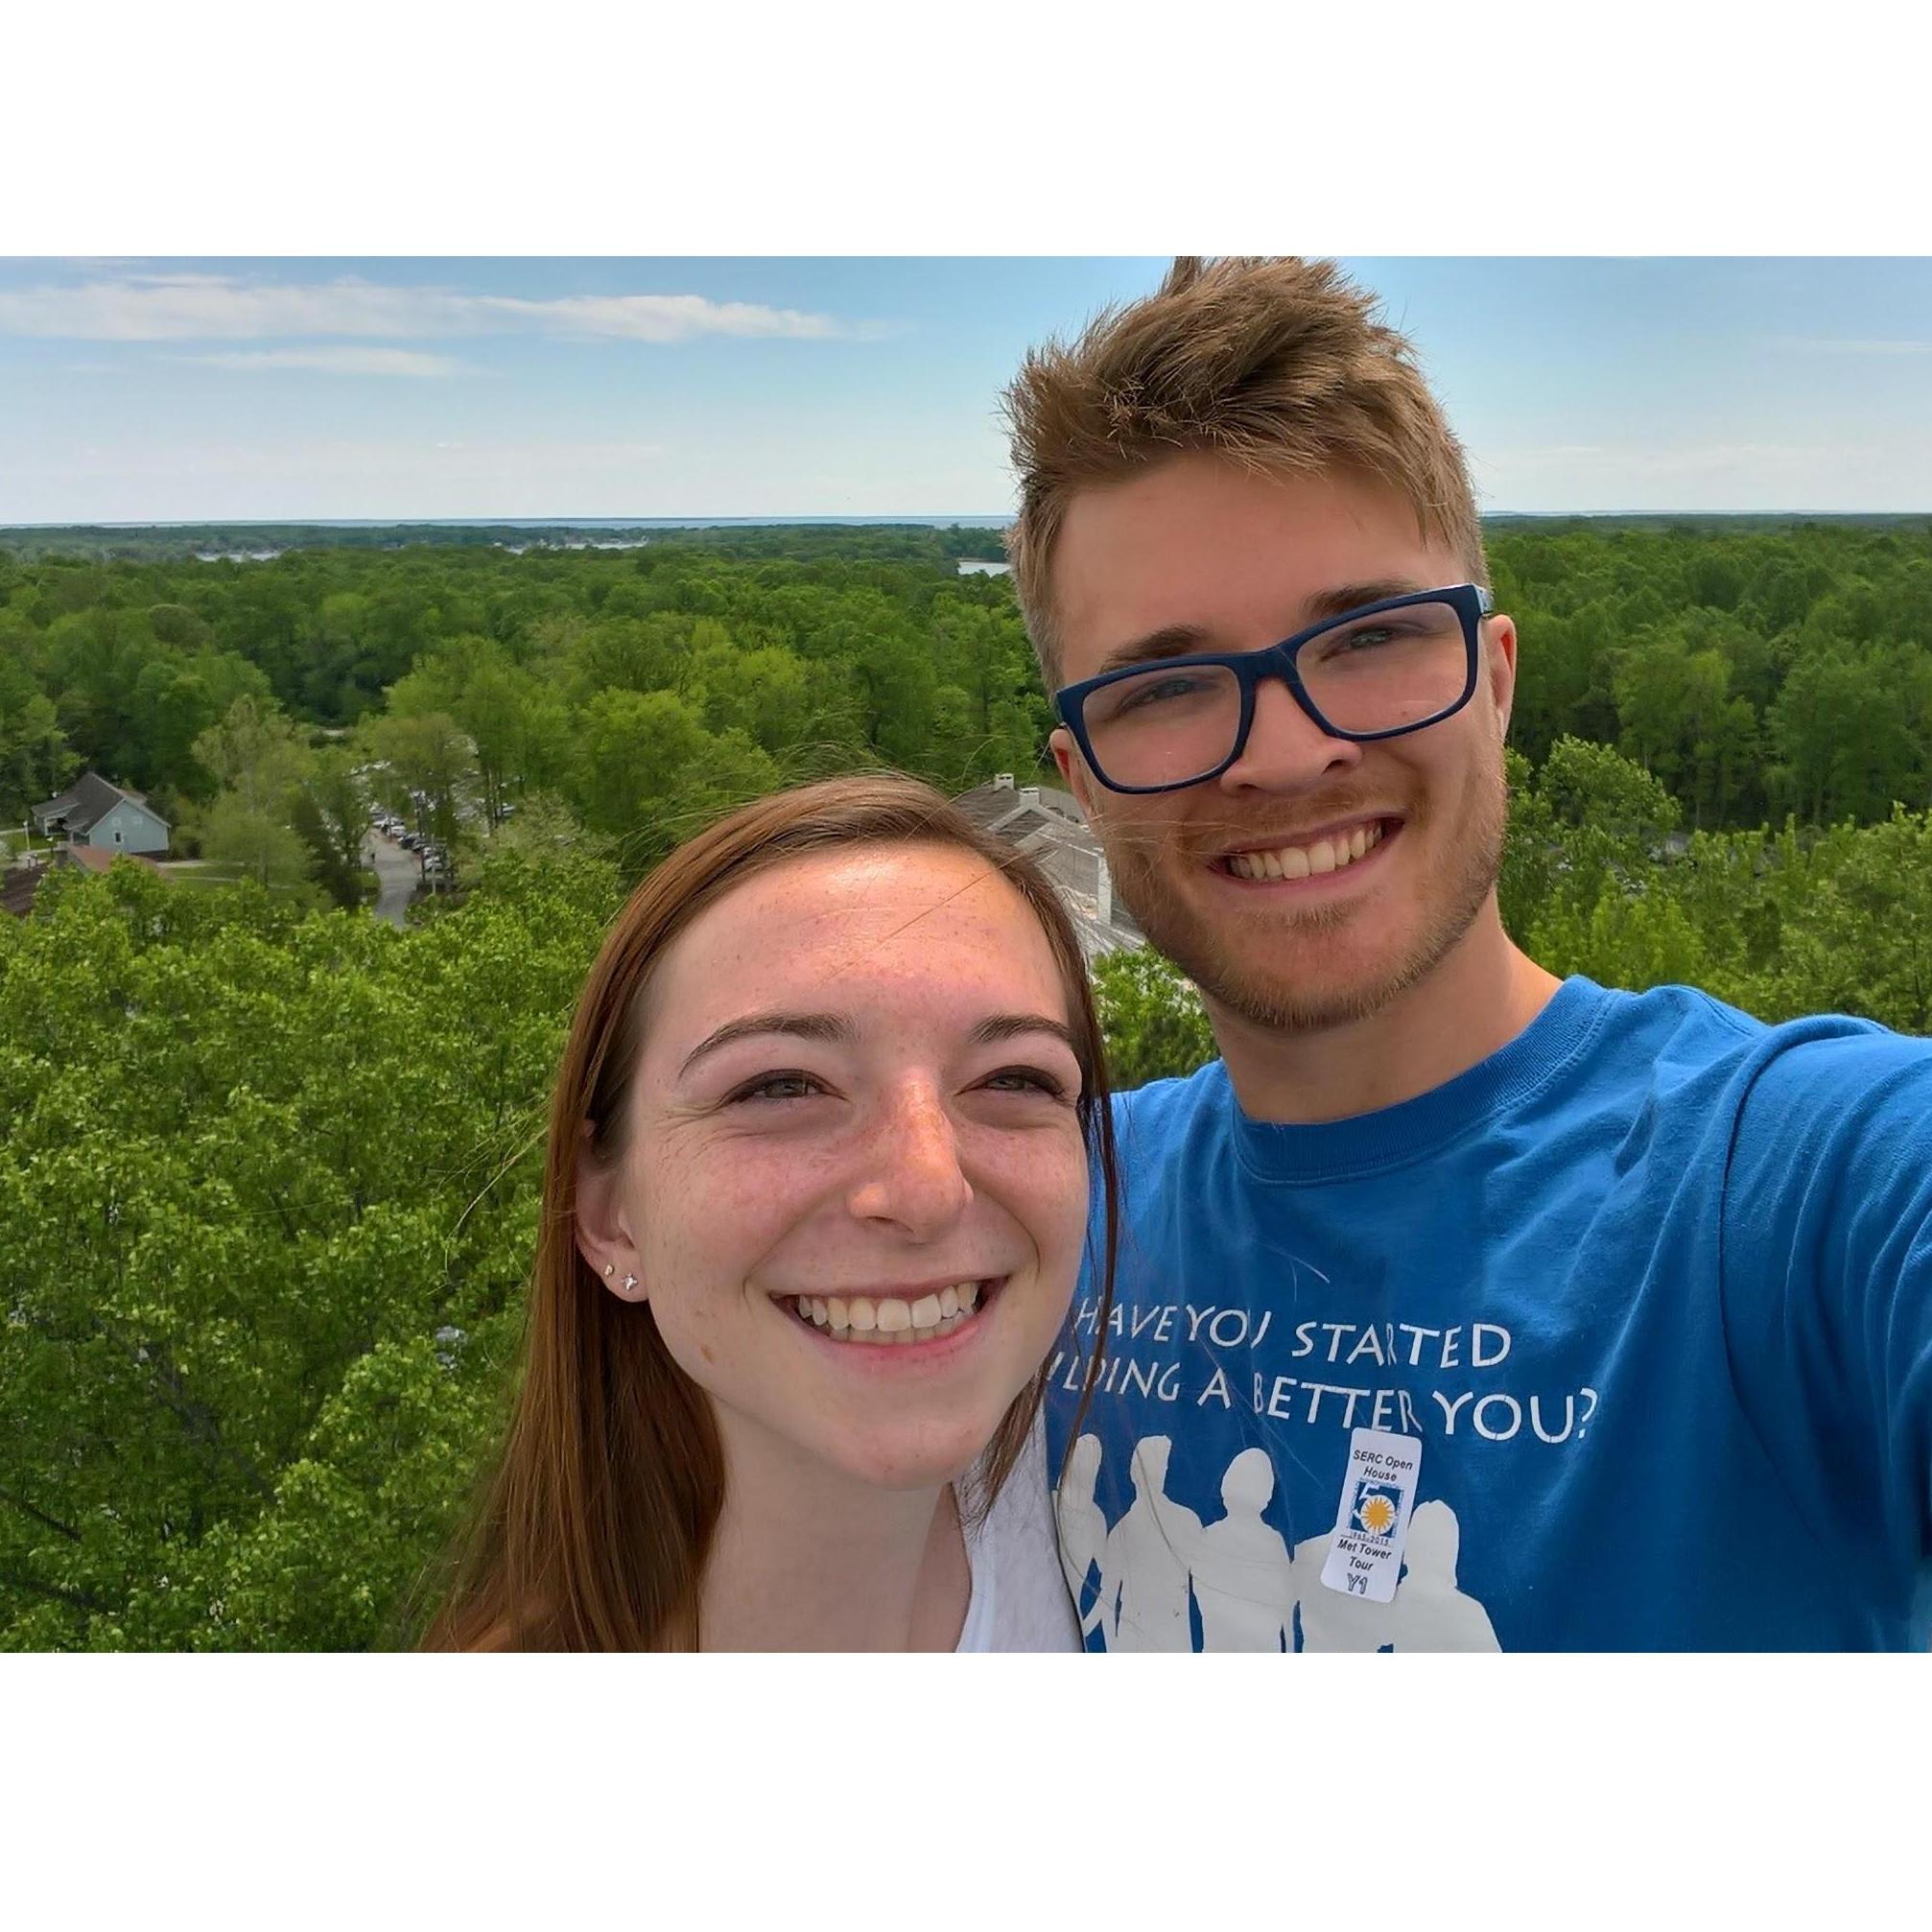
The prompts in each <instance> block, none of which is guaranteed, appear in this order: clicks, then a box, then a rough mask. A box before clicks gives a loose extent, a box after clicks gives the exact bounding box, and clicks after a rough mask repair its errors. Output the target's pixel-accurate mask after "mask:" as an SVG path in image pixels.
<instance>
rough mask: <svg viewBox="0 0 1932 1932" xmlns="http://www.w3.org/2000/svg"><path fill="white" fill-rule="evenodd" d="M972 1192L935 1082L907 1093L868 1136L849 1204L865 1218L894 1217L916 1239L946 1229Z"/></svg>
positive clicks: (862, 1218) (928, 1238)
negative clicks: (860, 1171) (862, 1160)
mask: <svg viewBox="0 0 1932 1932" xmlns="http://www.w3.org/2000/svg"><path fill="white" fill-rule="evenodd" d="M972 1198H973V1187H972V1183H971V1182H969V1181H968V1180H967V1178H966V1172H965V1169H964V1168H963V1167H962V1166H960V1163H959V1145H958V1140H957V1137H956V1136H955V1135H954V1129H953V1121H952V1118H951V1117H950V1116H949V1115H948V1113H947V1111H946V1108H945V1104H944V1102H943V1101H942V1100H941V1099H940V1097H939V1096H938V1095H937V1094H936V1093H934V1092H932V1091H931V1089H930V1088H926V1087H920V1088H916V1089H912V1090H909V1091H907V1092H905V1093H902V1094H900V1095H898V1096H895V1097H894V1100H893V1102H892V1103H891V1104H890V1105H888V1106H887V1107H885V1108H884V1109H883V1110H882V1111H881V1114H880V1118H879V1119H878V1121H877V1123H876V1125H875V1127H874V1130H873V1132H872V1134H871V1135H870V1137H869V1138H868V1140H867V1143H866V1146H865V1153H864V1171H863V1173H862V1174H861V1176H860V1178H859V1180H858V1181H857V1182H856V1183H855V1184H854V1186H853V1189H852V1191H851V1194H850V1195H849V1196H848V1199H847V1206H848V1208H849V1209H850V1212H851V1213H852V1214H853V1215H854V1216H855V1218H857V1219H859V1220H861V1221H889V1222H891V1223H892V1224H893V1225H895V1226H896V1227H898V1228H901V1229H903V1230H904V1231H905V1232H906V1233H907V1235H909V1236H911V1237H912V1238H913V1239H915V1240H922V1241H923V1240H931V1238H933V1237H935V1236H937V1235H941V1234H943V1233H944V1232H945V1231H946V1230H947V1229H948V1228H949V1227H951V1226H952V1224H953V1223H954V1221H956V1220H957V1219H958V1218H959V1216H960V1215H961V1214H962V1213H964V1212H965V1210H966V1206H967V1204H968V1203H969V1202H970V1201H971V1200H972Z"/></svg>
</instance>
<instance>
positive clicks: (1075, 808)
mask: <svg viewBox="0 0 1932 1932" xmlns="http://www.w3.org/2000/svg"><path fill="white" fill-rule="evenodd" d="M1022 789H1025V790H1027V791H1033V792H1037V793H1038V794H1039V802H1038V804H1037V805H1033V806H1030V807H1029V808H1028V809H1030V810H1032V811H1036V812H1050V813H1056V814H1057V815H1058V816H1060V817H1062V818H1065V819H1067V820H1069V821H1070V822H1071V823H1072V824H1075V825H1078V824H1081V823H1083V822H1084V821H1083V819H1082V816H1081V813H1080V803H1079V800H1078V799H1076V798H1075V797H1074V796H1073V794H1072V792H1071V791H1063V790H1062V789H1060V787H1059V786H1057V785H1028V786H1025V788H1022V787H1020V786H1016V785H995V784H994V783H993V782H992V781H991V780H990V779H989V780H988V781H987V782H986V783H985V784H984V785H976V786H975V787H974V788H973V789H972V790H971V791H962V792H961V793H960V794H959V796H958V797H957V798H955V799H954V801H953V803H954V805H956V806H957V807H958V808H959V810H960V811H961V812H963V813H965V814H966V816H967V817H968V818H970V819H971V820H972V821H973V823H974V824H975V825H978V826H980V827H982V828H983V829H985V830H987V831H997V830H1003V828H1002V827H1001V825H1000V820H1001V819H1002V818H1004V817H1005V816H1006V814H1007V813H1010V812H1018V811H1019V810H1020V809H1021V808H1022V807H1023V806H1026V805H1027V801H1026V800H1025V799H1024V798H1023V797H1021V795H1020V793H1021V791H1022Z"/></svg>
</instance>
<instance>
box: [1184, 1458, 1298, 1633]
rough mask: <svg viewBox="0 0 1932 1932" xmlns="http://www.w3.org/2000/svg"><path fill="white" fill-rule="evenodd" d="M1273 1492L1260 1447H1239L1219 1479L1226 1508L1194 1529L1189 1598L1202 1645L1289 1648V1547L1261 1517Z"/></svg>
mask: <svg viewBox="0 0 1932 1932" xmlns="http://www.w3.org/2000/svg"><path fill="white" fill-rule="evenodd" d="M1274 1493H1275V1466H1274V1464H1273V1463H1272V1462H1270V1461H1269V1460H1268V1452H1267V1450H1266V1449H1243V1450H1242V1451H1241V1452H1240V1454H1239V1455H1237V1457H1236V1458H1235V1459H1234V1461H1233V1462H1231V1463H1230V1464H1229V1465H1228V1470H1227V1473H1226V1474H1225V1475H1224V1476H1222V1478H1221V1502H1222V1505H1223V1507H1224V1508H1225V1509H1226V1511H1227V1514H1226V1515H1225V1516H1223V1517H1222V1518H1221V1519H1220V1520H1219V1521H1218V1522H1211V1523H1210V1524H1209V1525H1208V1526H1207V1528H1206V1529H1204V1530H1203V1531H1202V1532H1201V1535H1200V1540H1199V1543H1198V1546H1197V1548H1196V1551H1195V1556H1194V1563H1193V1572H1194V1602H1195V1604H1196V1605H1197V1606H1198V1608H1199V1610H1200V1613H1201V1648H1202V1649H1203V1650H1292V1649H1293V1648H1294V1616H1295V1583H1294V1571H1293V1567H1292V1565H1291V1564H1290V1562H1289V1559H1288V1546H1287V1544H1286V1543H1284V1542H1283V1541H1282V1538H1281V1533H1280V1532H1279V1531H1278V1530H1276V1529H1275V1528H1274V1527H1273V1526H1272V1525H1271V1524H1269V1523H1266V1522H1263V1521H1262V1520H1261V1512H1262V1511H1263V1510H1264V1509H1266V1508H1267V1506H1268V1499H1269V1497H1271V1496H1273V1495H1274Z"/></svg>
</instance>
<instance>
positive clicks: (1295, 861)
mask: <svg viewBox="0 0 1932 1932" xmlns="http://www.w3.org/2000/svg"><path fill="white" fill-rule="evenodd" d="M1381 842H1382V828H1381V826H1380V824H1379V823H1378V824H1375V825H1357V826H1356V827H1355V830H1354V831H1353V832H1347V833H1344V834H1342V835H1341V836H1339V837H1336V838H1317V839H1315V840H1313V841H1312V842H1311V843H1310V844H1308V845H1284V846H1282V847H1280V848H1279V850H1277V851H1274V852H1235V853H1231V854H1230V855H1229V857H1228V870H1229V871H1230V872H1232V873H1233V874H1234V875H1235V877H1236V878H1237V879H1306V878H1308V876H1309V874H1310V873H1317V872H1339V871H1340V870H1341V868H1342V867H1343V866H1344V865H1353V864H1354V863H1355V860H1357V859H1359V858H1360V857H1361V856H1362V854H1363V853H1365V852H1373V851H1374V850H1375V849H1376V847H1377V846H1378V845H1379V844H1380V843H1381Z"/></svg>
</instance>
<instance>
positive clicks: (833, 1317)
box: [791, 1282, 979, 1345]
mask: <svg viewBox="0 0 1932 1932" xmlns="http://www.w3.org/2000/svg"><path fill="white" fill-rule="evenodd" d="M791 1305H792V1307H793V1308H795V1309H796V1310H797V1312H798V1314H799V1316H800V1318H801V1319H802V1320H805V1321H808V1322H810V1323H811V1324H812V1325H813V1327H814V1328H819V1329H823V1330H824V1331H825V1332H826V1333H827V1334H828V1335H830V1336H831V1337H832V1339H833V1340H834V1341H835V1342H871V1343H874V1344H875V1345H884V1344H886V1343H892V1342H931V1341H936V1340H937V1339H938V1338H939V1337H940V1336H941V1335H950V1334H951V1333H952V1332H953V1331H954V1329H958V1328H964V1327H965V1325H966V1323H967V1322H968V1321H970V1320H971V1319H972V1316H973V1311H974V1309H976V1308H978V1306H979V1284H978V1282H961V1283H960V1284H958V1286H957V1287H952V1288H941V1289H940V1290H939V1292H938V1293H937V1294H936V1295H922V1296H920V1298H919V1299H918V1300H917V1301H916V1302H904V1301H899V1300H897V1299H895V1298H894V1297H893V1296H891V1295H880V1296H876V1297H875V1296H870V1295H853V1296H850V1297H846V1296H843V1295H827V1296H824V1297H823V1298H822V1299H821V1298H820V1297H819V1296H817V1295H795V1296H793V1297H792V1303H791Z"/></svg>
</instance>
